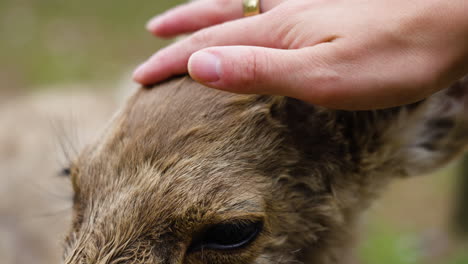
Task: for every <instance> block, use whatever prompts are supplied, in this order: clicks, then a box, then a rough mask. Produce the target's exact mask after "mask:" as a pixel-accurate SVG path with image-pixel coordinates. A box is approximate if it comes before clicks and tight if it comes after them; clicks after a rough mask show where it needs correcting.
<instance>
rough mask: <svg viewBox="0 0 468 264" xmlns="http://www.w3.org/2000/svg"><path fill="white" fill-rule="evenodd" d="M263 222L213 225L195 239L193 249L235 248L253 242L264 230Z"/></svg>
mask: <svg viewBox="0 0 468 264" xmlns="http://www.w3.org/2000/svg"><path fill="white" fill-rule="evenodd" d="M262 227H263V224H262V223H261V222H250V221H238V222H233V223H222V224H218V225H215V226H212V227H211V228H209V229H208V230H206V231H205V232H203V233H202V234H201V236H200V237H199V238H198V239H196V240H194V243H192V245H191V246H190V248H191V249H192V251H196V250H201V249H214V250H235V249H241V248H243V247H246V246H248V245H249V244H250V243H252V242H253V241H254V240H255V239H256V238H257V236H258V234H259V233H260V231H261V230H262Z"/></svg>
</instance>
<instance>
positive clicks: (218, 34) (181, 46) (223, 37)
mask: <svg viewBox="0 0 468 264" xmlns="http://www.w3.org/2000/svg"><path fill="white" fill-rule="evenodd" d="M264 15H267V14H264ZM264 15H258V16H253V17H249V18H246V19H241V20H236V21H232V22H228V23H224V24H221V25H217V26H214V27H211V28H207V29H204V30H201V31H198V32H196V33H194V34H193V35H191V36H190V37H187V38H186V39H183V40H181V41H179V42H176V43H174V44H172V45H171V46H169V47H167V48H164V49H162V50H160V51H159V52H157V53H156V54H155V55H153V56H152V57H151V58H150V59H149V60H148V61H146V62H145V63H144V64H142V65H141V66H140V67H138V69H137V70H136V71H135V73H134V75H133V78H134V80H135V81H137V82H139V83H141V84H143V85H150V84H154V83H157V82H159V81H162V80H165V79H167V78H168V77H170V76H173V75H177V74H182V73H186V72H187V63H188V59H189V57H190V55H192V53H193V52H195V51H198V50H200V49H203V48H206V47H212V46H228V45H252V46H265V47H269V46H271V43H278V42H277V41H275V40H274V38H273V34H272V33H271V30H270V29H268V28H267V29H266V28H265V27H258V25H261V24H263V23H264V21H263V19H264V18H263V16H264Z"/></svg>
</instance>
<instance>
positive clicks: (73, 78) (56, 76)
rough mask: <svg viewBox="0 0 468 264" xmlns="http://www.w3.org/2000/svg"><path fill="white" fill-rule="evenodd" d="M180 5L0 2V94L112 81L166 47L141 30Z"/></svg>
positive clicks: (159, 1) (162, 1)
mask: <svg viewBox="0 0 468 264" xmlns="http://www.w3.org/2000/svg"><path fill="white" fill-rule="evenodd" d="M180 2H182V1H180V0H171V1H167V0H139V1H128V0H98V1H95V0H81V1H64V0H0V34H1V41H0V58H1V60H0V87H1V88H0V92H1V91H3V90H4V89H9V90H18V89H19V90H27V89H31V88H34V87H39V86H49V85H51V84H56V83H63V82H88V81H106V80H108V79H115V78H117V77H119V76H120V75H121V74H122V73H124V72H128V71H129V70H131V69H132V68H133V67H135V66H136V65H137V64H138V63H140V62H142V61H143V60H145V59H146V58H147V57H149V56H150V55H151V54H152V53H153V52H155V51H156V50H157V49H159V48H160V47H161V46H163V45H165V44H167V43H168V42H167V41H162V40H160V39H157V38H154V37H152V36H151V35H150V34H149V33H148V32H147V31H146V30H145V28H144V25H145V23H146V22H147V21H148V19H150V18H151V17H152V16H154V15H156V14H158V13H161V12H163V11H164V10H166V9H168V8H169V7H170V6H174V5H176V4H178V3H180ZM128 78H130V76H128Z"/></svg>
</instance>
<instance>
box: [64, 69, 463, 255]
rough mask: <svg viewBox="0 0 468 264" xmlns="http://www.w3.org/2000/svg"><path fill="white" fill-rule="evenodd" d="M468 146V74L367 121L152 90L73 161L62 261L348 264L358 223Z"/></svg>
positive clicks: (163, 87) (297, 107) (274, 100)
mask: <svg viewBox="0 0 468 264" xmlns="http://www.w3.org/2000/svg"><path fill="white" fill-rule="evenodd" d="M467 146H468V79H467V78H466V79H464V80H460V81H459V82H457V83H456V84H454V85H453V86H452V87H450V88H448V89H446V90H443V91H441V92H439V93H437V94H435V95H433V96H432V97H430V98H428V99H426V100H424V101H421V102H418V103H414V104H411V105H407V106H402V107H397V108H392V109H385V110H375V111H358V112H347V111H338V110H329V109H325V108H322V107H318V106H314V105H311V104H308V103H305V102H302V101H299V100H296V99H292V98H287V97H280V96H266V95H238V94H230V93H226V92H222V91H217V90H213V89H208V88H206V87H203V86H202V85H201V84H198V83H196V82H194V81H193V80H191V79H190V78H188V77H181V78H176V79H173V80H171V81H168V82H166V83H163V84H160V85H158V86H157V87H153V88H151V89H149V88H141V89H139V90H138V91H137V92H136V93H135V94H134V95H133V96H132V97H131V98H130V99H129V100H128V102H127V103H126V105H125V106H124V107H123V108H122V109H121V110H120V111H119V112H118V113H117V115H116V116H115V117H114V118H113V120H112V122H111V123H110V125H109V126H108V127H107V129H106V130H105V131H104V133H103V134H102V135H101V136H100V137H99V138H98V139H97V140H96V141H95V142H94V143H93V144H90V145H88V146H87V147H86V148H85V149H84V150H83V151H82V152H81V154H80V155H79V157H78V158H77V159H75V160H74V161H73V162H72V164H71V167H70V176H71V181H72V185H73V188H74V191H75V196H74V216H73V224H72V229H71V231H70V234H69V235H68V238H67V240H66V250H65V254H64V259H65V260H64V263H66V264H124V263H128V264H129V263H135V264H136V263H139V264H156V263H158V264H175V263H193V264H195V263H210V264H226V263H232V264H234V263H245V264H248V263H256V264H270V263H275V264H276V263H278V264H281V263H310V264H312V263H313V264H331V263H348V262H349V261H350V257H349V256H350V252H351V248H352V244H353V238H352V237H353V231H354V230H355V226H356V223H357V222H358V218H359V215H360V214H361V213H362V211H363V210H364V209H366V208H367V207H368V206H369V204H370V203H371V201H372V200H374V199H375V198H376V196H378V195H379V193H380V192H381V191H382V188H383V187H385V186H386V184H387V183H388V182H389V181H390V180H392V179H394V178H397V177H407V176H412V175H417V174H423V173H427V172H430V171H433V170H435V169H437V168H439V167H441V166H443V165H444V164H446V163H447V162H448V161H450V160H452V159H453V158H454V157H456V156H457V154H460V153H462V152H463V151H464V150H466V149H467Z"/></svg>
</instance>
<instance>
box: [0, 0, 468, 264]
mask: <svg viewBox="0 0 468 264" xmlns="http://www.w3.org/2000/svg"><path fill="white" fill-rule="evenodd" d="M181 2H183V1H180V0H178V1H175V0H171V1H167V0H165V1H162V0H152V1H148V0H140V1H126V0H112V1H111V0H98V1H96V0H93V1H91V0H82V1H65V0H0V99H3V101H6V100H8V98H9V96H11V97H14V96H15V95H27V94H31V93H35V94H37V93H43V92H45V91H46V90H50V89H52V88H53V89H61V88H60V87H63V89H68V88H67V87H69V86H68V85H66V84H82V83H86V84H88V85H86V86H83V87H93V88H94V89H97V90H108V92H112V91H113V85H109V84H114V83H115V82H116V81H117V80H122V79H123V80H130V73H131V70H132V69H133V68H134V67H135V66H137V65H138V64H139V63H141V62H142V61H144V60H145V59H146V58H147V57H149V56H150V55H151V54H152V53H154V52H155V51H156V50H158V49H159V48H160V47H162V46H164V45H167V44H168V43H169V42H168V41H167V40H166V41H163V40H160V39H157V38H154V37H153V36H151V35H150V34H149V33H147V32H146V31H145V29H144V25H145V23H146V21H147V20H148V19H149V18H151V17H152V16H153V15H155V14H158V13H160V12H163V11H164V10H166V9H167V8H169V7H170V6H174V5H176V4H178V3H181ZM90 83H91V84H95V85H91V86H90V85H89V84H90ZM83 89H84V88H83ZM0 102H2V100H0ZM456 171H457V167H456V166H455V165H453V166H452V167H451V168H449V169H448V170H444V171H442V172H440V173H438V174H435V175H432V176H427V177H420V178H415V179H410V180H402V181H400V182H398V183H395V184H394V185H392V188H390V191H389V192H388V193H387V194H385V195H384V197H383V199H382V200H381V201H379V202H377V203H376V205H375V206H374V207H373V208H372V209H371V210H370V211H369V212H368V213H367V214H366V216H365V217H364V224H363V229H362V239H361V240H362V245H361V246H360V248H359V250H358V254H359V256H360V259H361V260H362V263H364V264H376V263H378V264H423V263H425V264H427V263H434V264H468V248H467V247H466V246H467V244H466V242H463V241H461V240H459V239H458V238H457V236H456V234H454V232H452V231H451V230H452V227H451V223H452V215H453V210H454V199H455V195H454V192H455V187H456V185H457V177H456V173H455V172H456ZM0 246H1V245H0ZM15 263H16V262H15ZM37 263H39V262H37Z"/></svg>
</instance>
